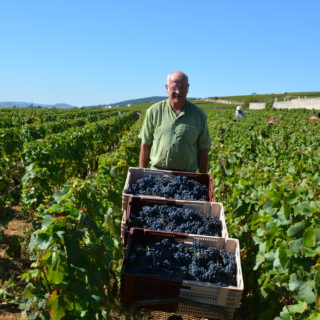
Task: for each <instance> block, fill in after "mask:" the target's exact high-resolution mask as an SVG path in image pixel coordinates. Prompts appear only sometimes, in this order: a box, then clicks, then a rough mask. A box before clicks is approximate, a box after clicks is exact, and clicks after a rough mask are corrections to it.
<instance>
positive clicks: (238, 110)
mask: <svg viewBox="0 0 320 320" xmlns="http://www.w3.org/2000/svg"><path fill="white" fill-rule="evenodd" d="M243 116H244V115H243V111H242V106H237V108H236V113H235V115H234V118H233V121H237V120H238V119H240V118H243Z"/></svg>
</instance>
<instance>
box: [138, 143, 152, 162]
mask: <svg viewBox="0 0 320 320" xmlns="http://www.w3.org/2000/svg"><path fill="white" fill-rule="evenodd" d="M150 151H151V146H149V145H147V144H143V143H141V145H140V158H139V168H147V167H148V164H149V159H150Z"/></svg>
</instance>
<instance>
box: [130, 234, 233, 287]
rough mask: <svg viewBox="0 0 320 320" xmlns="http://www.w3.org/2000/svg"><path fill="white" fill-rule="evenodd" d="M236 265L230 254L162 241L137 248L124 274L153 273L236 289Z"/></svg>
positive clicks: (198, 244)
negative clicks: (234, 287)
mask: <svg viewBox="0 0 320 320" xmlns="http://www.w3.org/2000/svg"><path fill="white" fill-rule="evenodd" d="M236 270H237V266H236V262H235V255H234V254H233V253H232V252H228V251H225V250H218V249H216V248H214V247H208V248H207V247H205V246H204V245H203V244H201V243H200V242H198V241H194V242H193V243H192V244H186V243H183V242H179V243H176V242H173V241H171V240H170V239H164V240H162V241H160V242H157V243H154V244H149V245H147V246H143V245H141V244H138V245H136V246H135V247H134V248H133V250H132V251H131V254H130V256H129V259H128V263H127V265H126V272H128V273H140V274H141V273H142V274H154V275H158V276H164V277H168V278H174V279H178V280H198V281H205V282H211V283H214V284H217V285H219V286H236Z"/></svg>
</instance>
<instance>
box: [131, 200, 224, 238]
mask: <svg viewBox="0 0 320 320" xmlns="http://www.w3.org/2000/svg"><path fill="white" fill-rule="evenodd" d="M131 227H137V228H144V229H152V230H161V231H169V232H180V233H193V234H200V235H208V236H216V237H221V231H222V223H221V220H220V219H219V218H217V217H215V216H212V215H205V214H203V213H202V212H199V211H195V210H192V209H189V208H186V209H184V208H178V207H174V206H168V205H154V206H143V207H142V208H141V210H137V209H136V210H133V211H132V212H131V213H130V218H129V228H131Z"/></svg>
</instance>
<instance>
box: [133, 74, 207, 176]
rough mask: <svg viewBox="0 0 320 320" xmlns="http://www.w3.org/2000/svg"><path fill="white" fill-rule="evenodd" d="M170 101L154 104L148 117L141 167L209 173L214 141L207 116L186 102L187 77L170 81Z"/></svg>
mask: <svg viewBox="0 0 320 320" xmlns="http://www.w3.org/2000/svg"><path fill="white" fill-rule="evenodd" d="M165 87H166V91H167V93H168V96H169V99H167V100H164V101H160V102H158V103H155V104H153V105H152V106H151V107H150V108H149V109H148V110H147V113H146V117H145V120H144V123H143V127H142V129H141V132H140V135H139V137H140V138H141V148H140V159H139V167H140V168H146V167H148V164H149V160H151V167H153V168H157V169H165V170H179V171H193V172H194V171H196V170H198V169H199V171H200V172H202V173H207V172H208V149H209V147H210V144H211V141H210V137H209V132H208V124H207V116H206V114H205V112H204V111H203V110H202V109H200V108H199V107H197V106H196V105H194V104H192V103H191V102H190V101H188V100H187V94H188V90H189V81H188V76H187V75H186V74H184V73H183V72H180V71H176V72H172V73H170V74H169V75H168V77H167V84H166V86H165Z"/></svg>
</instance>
